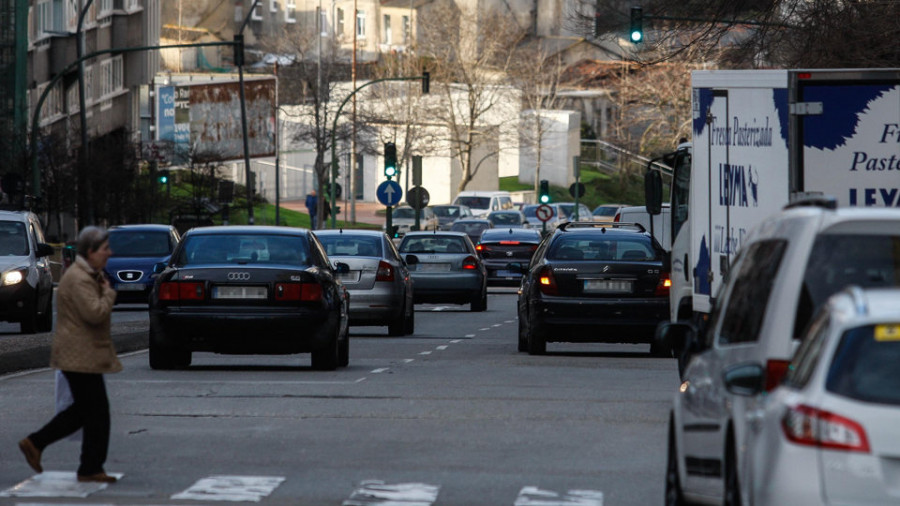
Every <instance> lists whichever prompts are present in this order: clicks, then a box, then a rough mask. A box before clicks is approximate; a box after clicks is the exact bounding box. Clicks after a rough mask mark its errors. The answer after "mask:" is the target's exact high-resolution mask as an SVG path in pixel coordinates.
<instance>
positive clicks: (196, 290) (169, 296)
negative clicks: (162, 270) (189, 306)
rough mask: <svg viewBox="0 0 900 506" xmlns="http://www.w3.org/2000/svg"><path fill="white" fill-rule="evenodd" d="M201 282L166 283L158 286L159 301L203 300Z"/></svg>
mask: <svg viewBox="0 0 900 506" xmlns="http://www.w3.org/2000/svg"><path fill="white" fill-rule="evenodd" d="M205 295H206V293H205V290H204V289H203V282H202V281H166V282H165V283H162V284H160V285H159V300H203V299H204V298H205Z"/></svg>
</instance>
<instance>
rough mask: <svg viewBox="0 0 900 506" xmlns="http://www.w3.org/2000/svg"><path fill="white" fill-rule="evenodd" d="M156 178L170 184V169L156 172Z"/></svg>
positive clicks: (161, 182)
mask: <svg viewBox="0 0 900 506" xmlns="http://www.w3.org/2000/svg"><path fill="white" fill-rule="evenodd" d="M156 180H157V181H159V184H169V171H167V170H161V171H159V172H158V173H157V174H156Z"/></svg>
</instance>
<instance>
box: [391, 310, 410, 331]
mask: <svg viewBox="0 0 900 506" xmlns="http://www.w3.org/2000/svg"><path fill="white" fill-rule="evenodd" d="M405 331H406V307H404V308H403V311H401V312H400V316H398V317H397V318H396V319H395V320H394V321H392V322H391V323H390V324H388V335H389V336H391V337H399V336H402V335H404V333H405Z"/></svg>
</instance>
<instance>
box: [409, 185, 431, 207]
mask: <svg viewBox="0 0 900 506" xmlns="http://www.w3.org/2000/svg"><path fill="white" fill-rule="evenodd" d="M429 200H430V196H429V195H428V190H426V189H425V188H422V187H421V186H415V187H413V188H410V189H409V193H407V194H406V203H407V204H409V205H410V206H412V208H413V209H416V210H419V209H422V208H423V207H425V206H427V205H428V201H429Z"/></svg>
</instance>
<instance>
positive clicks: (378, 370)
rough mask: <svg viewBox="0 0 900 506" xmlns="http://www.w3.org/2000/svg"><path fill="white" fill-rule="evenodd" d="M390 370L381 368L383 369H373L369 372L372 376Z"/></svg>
mask: <svg viewBox="0 0 900 506" xmlns="http://www.w3.org/2000/svg"><path fill="white" fill-rule="evenodd" d="M390 370H391V368H390V367H381V368H379V369H372V370H371V371H369V372H371V373H372V374H378V373H382V372H384V371H390Z"/></svg>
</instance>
